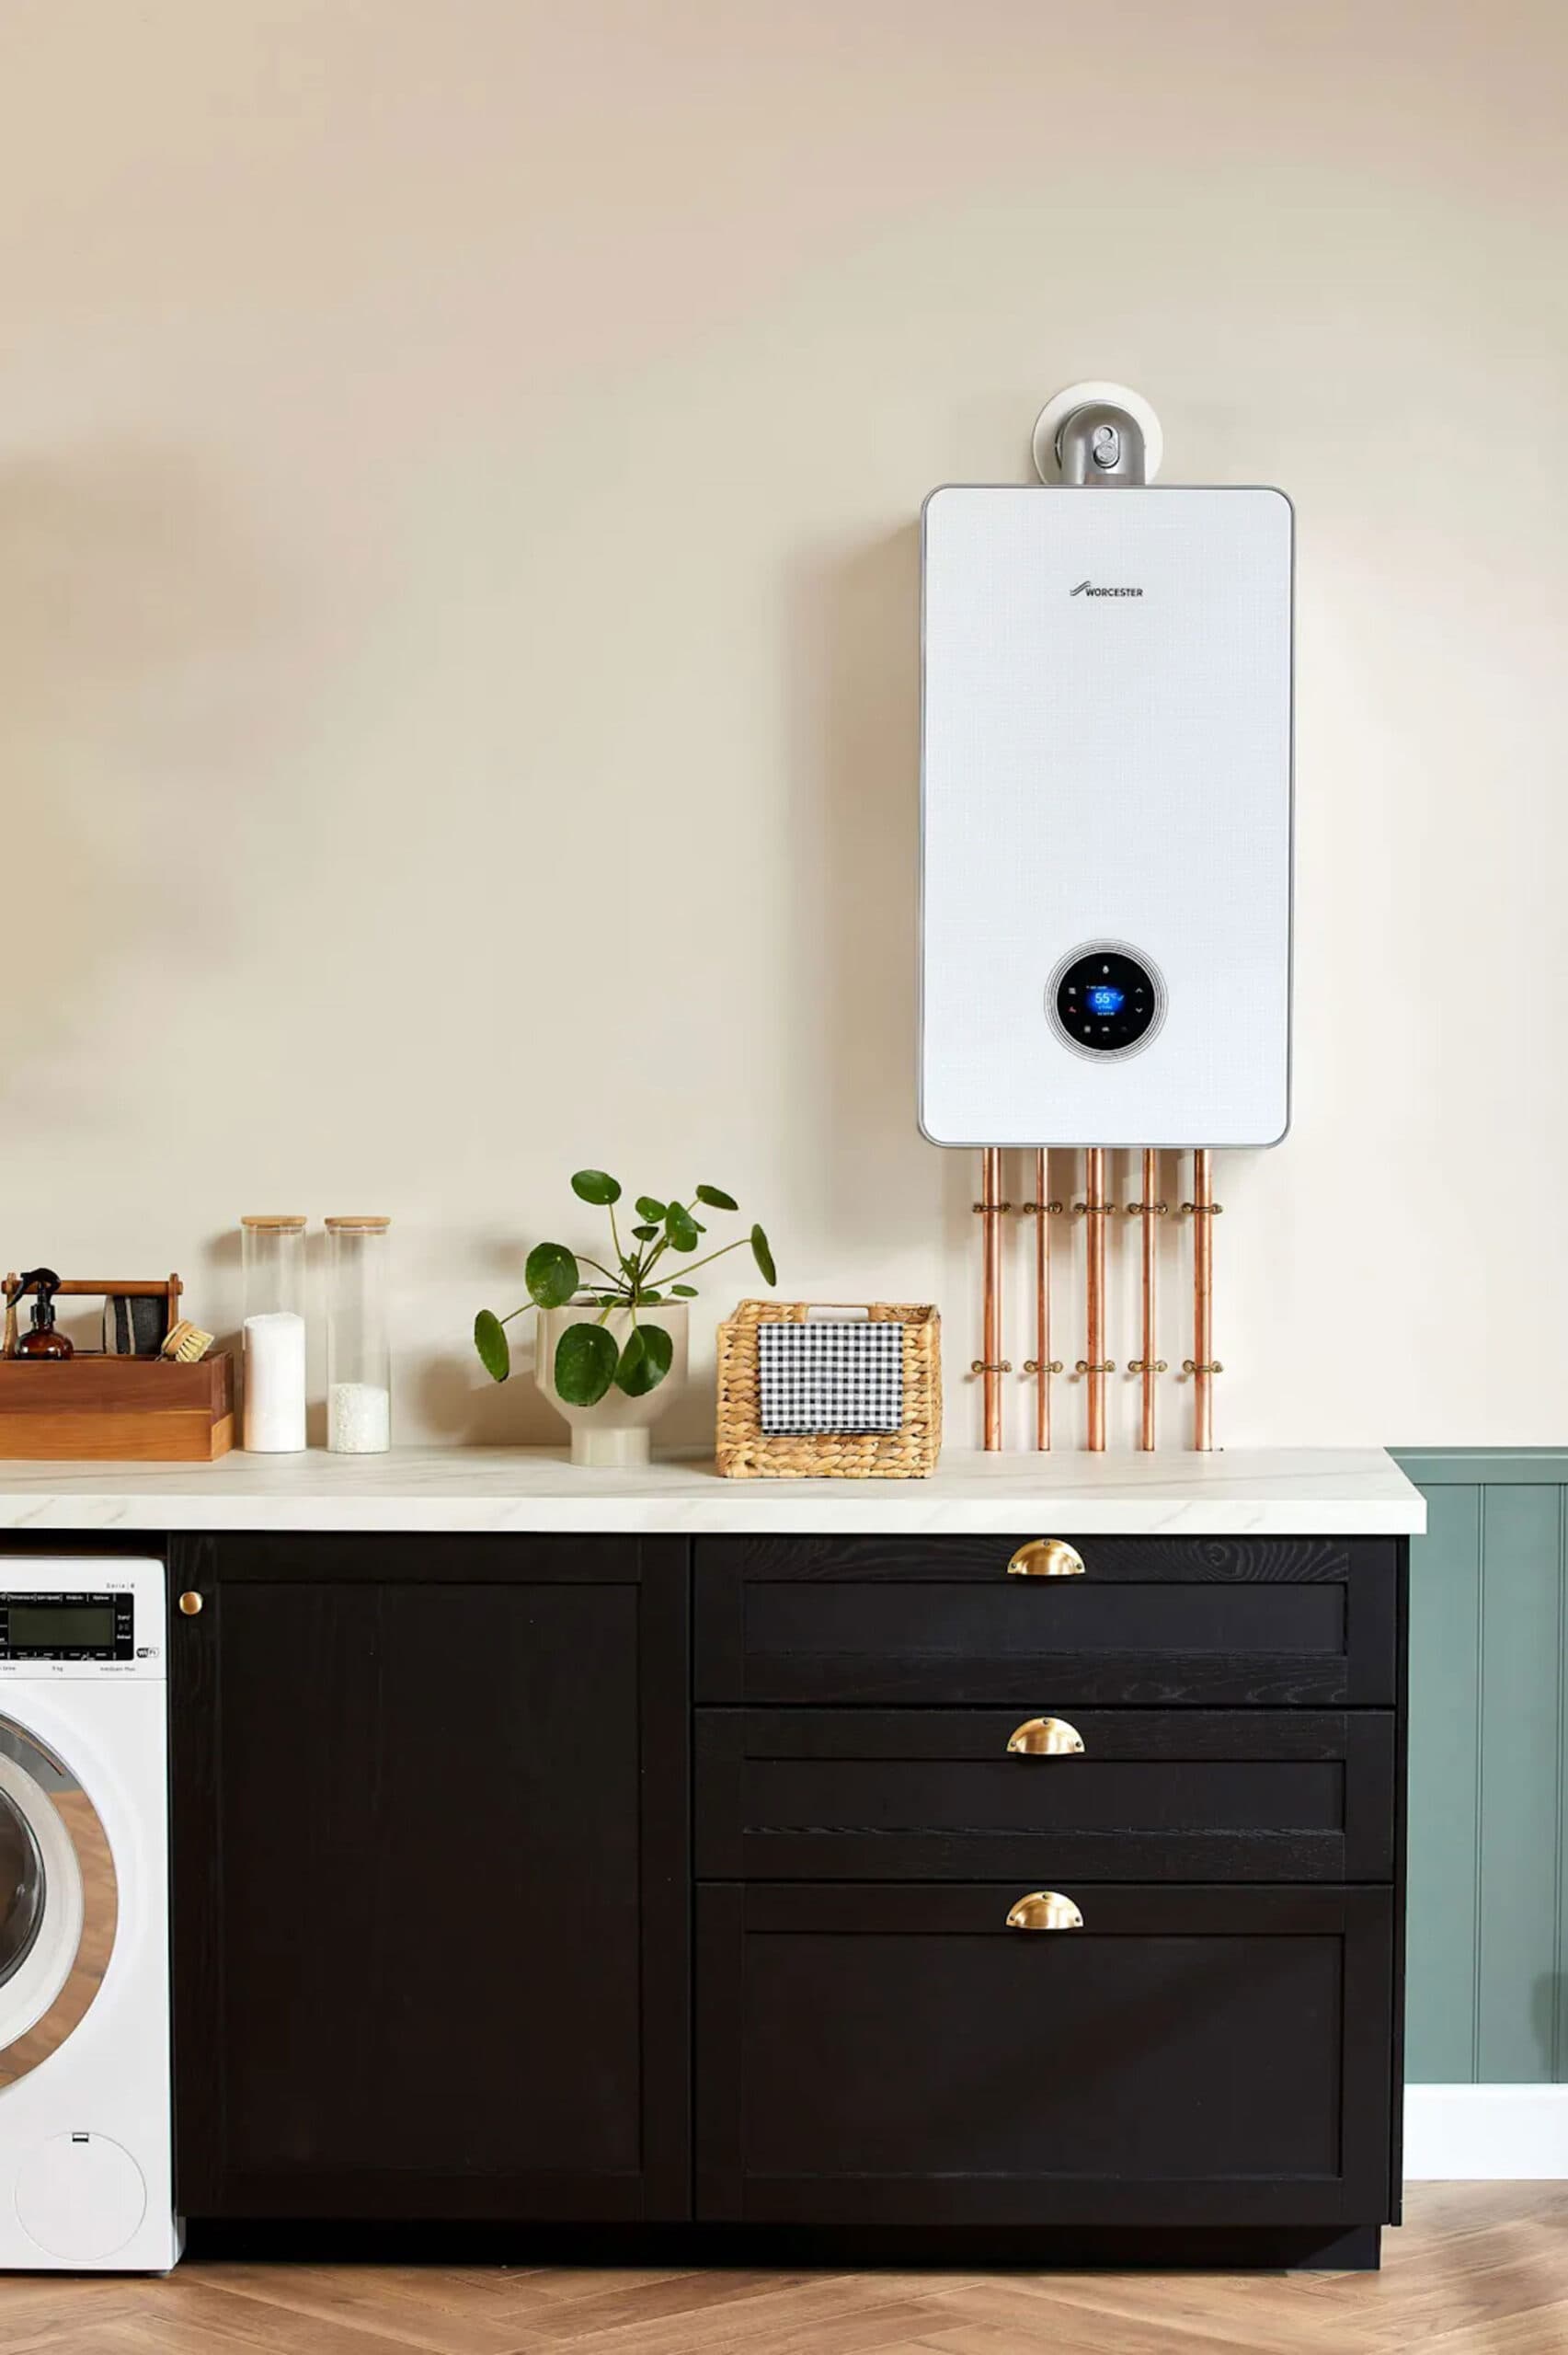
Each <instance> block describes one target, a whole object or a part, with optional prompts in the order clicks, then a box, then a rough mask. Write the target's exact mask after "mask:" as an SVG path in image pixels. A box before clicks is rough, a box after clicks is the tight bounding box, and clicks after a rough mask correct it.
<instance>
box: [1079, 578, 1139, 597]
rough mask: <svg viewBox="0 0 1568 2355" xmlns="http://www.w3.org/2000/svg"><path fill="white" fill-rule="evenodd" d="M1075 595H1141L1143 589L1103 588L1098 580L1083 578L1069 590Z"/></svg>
mask: <svg viewBox="0 0 1568 2355" xmlns="http://www.w3.org/2000/svg"><path fill="white" fill-rule="evenodd" d="M1069 593H1070V595H1072V596H1074V597H1141V596H1142V594H1143V592H1142V590H1141V589H1102V588H1101V586H1100V584H1099V582H1098V581H1096V580H1081V581H1080V582H1079V584H1078V586H1077V588H1076V589H1074V590H1071V591H1070V592H1069Z"/></svg>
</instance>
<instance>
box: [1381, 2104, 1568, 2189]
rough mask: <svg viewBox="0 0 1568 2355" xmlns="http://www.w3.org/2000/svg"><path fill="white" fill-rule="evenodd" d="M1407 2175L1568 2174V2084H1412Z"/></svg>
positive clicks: (1520, 2177)
mask: <svg viewBox="0 0 1568 2355" xmlns="http://www.w3.org/2000/svg"><path fill="white" fill-rule="evenodd" d="M1404 2175H1405V2181H1406V2182H1407V2183H1453V2182H1470V2183H1477V2182H1482V2181H1487V2180H1496V2181H1502V2182H1514V2183H1522V2182H1525V2181H1528V2180H1530V2179H1532V2178H1533V2179H1536V2180H1541V2179H1545V2178H1553V2179H1555V2178H1557V2177H1563V2178H1568V2085H1407V2086H1406V2087H1405V2089H1404Z"/></svg>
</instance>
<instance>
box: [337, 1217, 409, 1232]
mask: <svg viewBox="0 0 1568 2355" xmlns="http://www.w3.org/2000/svg"><path fill="white" fill-rule="evenodd" d="M322 1224H323V1225H324V1226H326V1227H328V1228H329V1229H330V1230H331V1232H332V1233H333V1234H334V1235H380V1234H381V1233H382V1232H383V1229H385V1228H386V1227H389V1226H390V1225H391V1224H392V1221H391V1220H390V1219H389V1218H328V1219H323V1221H322Z"/></svg>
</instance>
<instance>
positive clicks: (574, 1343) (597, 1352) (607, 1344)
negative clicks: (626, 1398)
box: [555, 1325, 618, 1407]
mask: <svg viewBox="0 0 1568 2355" xmlns="http://www.w3.org/2000/svg"><path fill="white" fill-rule="evenodd" d="M617 1355H618V1351H617V1350H616V1348H615V1343H614V1340H613V1339H612V1337H611V1335H610V1334H608V1333H607V1332H606V1331H605V1329H604V1327H603V1326H602V1325H568V1326H567V1329H566V1331H565V1332H564V1333H563V1334H562V1336H561V1338H560V1339H559V1340H558V1341H557V1342H556V1344H555V1387H556V1389H557V1390H558V1391H559V1392H560V1394H561V1396H562V1397H563V1398H564V1399H565V1400H566V1402H567V1406H568V1407H597V1406H598V1404H599V1402H600V1400H601V1398H602V1397H603V1396H604V1394H605V1392H606V1391H607V1390H608V1389H609V1387H610V1384H611V1383H612V1381H613V1380H614V1378H615V1360H616V1357H617Z"/></svg>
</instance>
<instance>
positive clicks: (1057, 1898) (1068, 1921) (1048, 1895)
mask: <svg viewBox="0 0 1568 2355" xmlns="http://www.w3.org/2000/svg"><path fill="white" fill-rule="evenodd" d="M1007 1926H1008V1928H1009V1929H1010V1930H1081V1929H1082V1927H1083V1916H1082V1913H1080V1912H1079V1910H1078V1908H1077V1906H1076V1905H1075V1904H1074V1903H1073V1901H1072V1900H1071V1898H1070V1897H1063V1895H1062V1894H1061V1892H1060V1890H1055V1889H1036V1890H1033V1891H1032V1892H1031V1894H1030V1895H1029V1896H1027V1897H1021V1898H1020V1899H1019V1901H1018V1902H1017V1904H1016V1905H1015V1906H1014V1907H1013V1911H1012V1912H1011V1913H1009V1915H1008V1917H1007Z"/></svg>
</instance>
